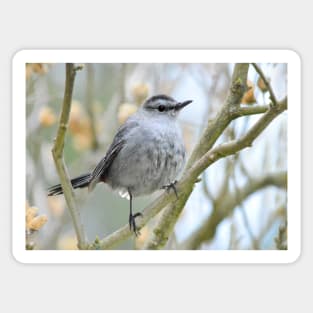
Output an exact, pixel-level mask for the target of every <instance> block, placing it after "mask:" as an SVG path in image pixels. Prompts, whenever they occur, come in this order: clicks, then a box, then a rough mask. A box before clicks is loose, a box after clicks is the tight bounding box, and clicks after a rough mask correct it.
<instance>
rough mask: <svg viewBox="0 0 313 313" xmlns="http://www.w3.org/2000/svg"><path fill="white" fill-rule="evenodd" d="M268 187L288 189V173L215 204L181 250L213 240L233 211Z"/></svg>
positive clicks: (255, 182)
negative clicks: (257, 192) (251, 196)
mask: <svg viewBox="0 0 313 313" xmlns="http://www.w3.org/2000/svg"><path fill="white" fill-rule="evenodd" d="M268 186H276V187H277V188H283V189H286V188H287V172H278V173H273V174H267V175H264V176H262V177H259V178H255V179H253V180H249V182H248V183H247V184H246V185H245V186H243V187H242V188H240V189H238V190H237V191H235V192H233V193H230V194H228V195H227V196H226V197H224V198H223V199H218V200H217V201H215V202H214V207H213V211H212V214H211V215H210V216H209V217H208V218H207V219H206V220H205V221H204V222H203V223H202V225H201V226H200V227H199V228H198V230H196V231H195V232H194V233H193V234H192V235H191V236H190V237H189V238H188V240H187V241H186V242H184V243H182V244H181V246H180V247H181V249H198V248H199V247H200V245H201V243H203V242H205V241H209V240H212V239H213V238H214V236H215V232H216V229H217V226H218V225H219V224H220V223H221V221H223V220H224V219H225V218H226V217H227V216H229V215H230V214H231V213H232V212H233V210H234V209H235V208H236V207H237V206H238V205H239V204H240V203H242V202H243V201H244V200H245V199H247V198H248V197H249V196H250V195H252V194H253V193H255V192H256V191H258V190H260V189H263V188H266V187H268Z"/></svg>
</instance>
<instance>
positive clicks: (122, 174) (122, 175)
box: [107, 125, 185, 196]
mask: <svg viewBox="0 0 313 313" xmlns="http://www.w3.org/2000/svg"><path fill="white" fill-rule="evenodd" d="M184 161H185V148H184V144H183V140H182V137H181V134H180V131H179V129H178V128H177V127H176V125H173V127H169V126H165V127H159V128H158V127H153V128H151V127H146V126H145V125H143V127H140V125H139V127H137V128H136V129H134V131H133V132H132V133H131V134H128V136H127V138H126V143H125V145H124V147H123V148H122V149H121V151H120V152H119V154H118V155H117V156H116V158H115V160H114V161H113V163H112V166H111V167H110V170H109V172H108V177H107V183H108V184H109V185H111V186H112V188H113V189H119V190H120V191H122V192H123V191H124V192H127V190H130V191H131V193H132V195H133V196H140V195H145V194H150V193H152V192H154V191H156V190H158V189H161V188H162V187H163V186H164V185H168V184H170V183H172V182H173V181H174V180H175V178H176V177H177V175H178V174H179V172H180V171H181V169H182V167H183V165H184Z"/></svg>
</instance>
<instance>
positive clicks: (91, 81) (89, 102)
mask: <svg viewBox="0 0 313 313" xmlns="http://www.w3.org/2000/svg"><path fill="white" fill-rule="evenodd" d="M93 66H94V65H93V64H91V63H87V64H86V74H87V83H86V107H87V114H88V118H89V121H90V129H91V147H92V149H93V150H96V149H98V148H99V142H98V138H97V132H96V120H95V117H94V110H93V105H94V96H93V95H94V85H95V71H94V67H93Z"/></svg>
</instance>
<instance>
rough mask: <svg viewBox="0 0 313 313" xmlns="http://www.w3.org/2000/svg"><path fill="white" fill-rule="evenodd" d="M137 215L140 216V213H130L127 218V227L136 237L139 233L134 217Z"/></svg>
mask: <svg viewBox="0 0 313 313" xmlns="http://www.w3.org/2000/svg"><path fill="white" fill-rule="evenodd" d="M138 216H140V217H142V213H140V212H138V213H136V214H134V215H132V214H130V215H129V219H128V223H129V229H130V230H132V231H133V232H134V234H135V236H136V237H138V236H139V235H140V231H139V230H138V228H137V225H136V217H138Z"/></svg>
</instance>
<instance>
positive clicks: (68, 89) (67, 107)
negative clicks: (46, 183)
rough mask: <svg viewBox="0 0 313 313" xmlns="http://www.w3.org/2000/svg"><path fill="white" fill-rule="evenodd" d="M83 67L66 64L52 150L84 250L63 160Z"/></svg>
mask: <svg viewBox="0 0 313 313" xmlns="http://www.w3.org/2000/svg"><path fill="white" fill-rule="evenodd" d="M80 69H81V67H74V64H73V63H67V64H66V78H65V91H64V98H63V105H62V112H61V116H60V121H59V127H58V131H57V136H56V139H55V141H54V146H53V148H52V155H53V159H54V162H55V166H56V169H57V172H58V174H59V177H60V182H61V186H62V189H63V193H64V197H65V200H66V203H67V206H68V208H69V211H70V215H71V217H72V220H73V224H74V228H75V232H76V236H77V241H78V247H79V248H80V249H84V248H85V247H86V237H85V232H84V228H83V225H82V223H81V220H80V214H79V211H78V210H77V208H76V205H75V199H74V192H73V188H72V184H71V182H70V178H69V175H68V173H67V168H66V165H65V162H64V159H63V148H64V138H65V134H66V130H67V126H68V120H69V115H70V111H71V103H72V94H73V87H74V81H75V76H76V71H77V70H80Z"/></svg>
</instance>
